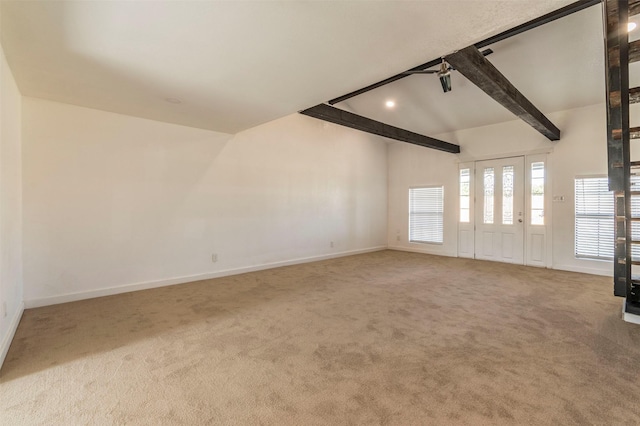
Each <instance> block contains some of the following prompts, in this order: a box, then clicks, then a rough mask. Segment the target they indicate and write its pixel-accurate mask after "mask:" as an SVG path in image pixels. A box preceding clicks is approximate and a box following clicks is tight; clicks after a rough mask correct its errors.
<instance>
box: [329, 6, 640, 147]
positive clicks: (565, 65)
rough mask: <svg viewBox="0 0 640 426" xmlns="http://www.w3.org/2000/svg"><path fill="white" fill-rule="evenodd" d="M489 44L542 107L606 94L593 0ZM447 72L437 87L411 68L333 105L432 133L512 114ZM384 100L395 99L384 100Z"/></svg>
mask: <svg viewBox="0 0 640 426" xmlns="http://www.w3.org/2000/svg"><path fill="white" fill-rule="evenodd" d="M638 28H639V29H640V26H639V27H638ZM635 36H636V34H635V33H632V37H631V39H633V38H634V37H635ZM489 47H490V48H491V49H493V50H494V53H493V54H491V55H490V56H488V57H487V59H488V60H489V61H490V62H491V63H492V64H493V65H495V66H496V68H498V70H500V71H501V72H502V74H504V75H505V76H506V77H507V78H508V79H509V80H510V81H511V82H512V83H513V84H514V86H515V87H516V88H517V89H518V90H519V91H520V92H521V93H522V94H524V95H525V96H526V97H527V98H528V99H529V100H530V101H531V102H532V103H533V104H534V105H535V106H536V107H537V108H538V109H540V110H541V111H542V112H543V113H545V114H548V113H550V112H555V111H562V110H566V109H571V108H577V107H581V106H586V105H593V104H598V103H604V101H605V73H604V69H605V65H604V41H603V27H602V9H601V7H600V6H594V7H590V8H588V9H585V10H582V11H580V12H577V13H574V14H572V15H569V16H567V17H564V18H562V19H559V20H556V21H553V22H551V23H548V24H545V25H543V26H540V27H538V28H535V29H533V30H530V31H527V32H525V33H522V34H519V35H517V36H514V37H511V38H509V39H506V40H503V41H501V42H498V43H496V44H494V45H491V46H489ZM443 53H447V52H443ZM451 80H452V88H453V90H452V91H451V92H448V93H443V92H442V88H441V87H440V82H439V80H438V78H437V76H435V75H413V76H410V77H406V78H404V79H402V80H398V81H396V82H394V83H392V84H389V85H386V86H383V87H381V88H378V89H375V90H373V91H371V92H367V93H365V94H362V95H360V96H357V97H354V98H351V99H349V100H347V101H344V102H342V103H340V104H336V106H337V107H341V108H344V109H347V110H349V111H352V112H355V113H357V114H360V115H364V116H366V117H369V118H373V119H375V120H378V121H382V122H384V123H387V124H392V125H395V126H398V127H402V128H405V129H408V130H412V131H414V132H418V133H423V134H426V135H431V136H433V135H437V134H439V133H445V132H450V131H454V130H459V129H464V128H473V127H478V126H484V125H489V124H494V123H499V122H504V121H509V120H516V119H517V117H516V116H515V115H513V114H512V113H510V112H509V111H508V110H506V109H505V108H504V107H502V106H501V105H500V104H498V103H497V102H496V101H494V100H493V99H492V98H491V97H489V96H488V95H486V94H485V93H484V92H482V91H481V90H480V89H478V88H477V87H476V86H475V85H473V83H471V82H469V81H468V80H467V79H466V78H465V77H464V76H462V75H461V74H459V73H458V72H455V71H453V72H452V73H451ZM386 100H394V101H395V102H396V107H395V108H394V109H392V110H390V109H388V108H386V107H385V101H386ZM522 124H523V127H528V125H527V124H525V123H524V122H522ZM560 130H561V131H562V129H560ZM532 131H534V130H532Z"/></svg>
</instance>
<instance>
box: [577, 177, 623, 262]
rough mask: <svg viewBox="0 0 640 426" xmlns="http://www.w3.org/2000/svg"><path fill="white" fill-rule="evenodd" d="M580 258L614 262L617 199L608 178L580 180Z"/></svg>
mask: <svg viewBox="0 0 640 426" xmlns="http://www.w3.org/2000/svg"><path fill="white" fill-rule="evenodd" d="M575 185H576V186H575V191H576V193H575V195H576V197H575V201H576V235H575V242H576V257H578V258H587V259H602V260H611V259H613V245H614V230H613V225H614V223H613V221H614V209H613V207H614V205H613V203H614V200H613V192H611V191H609V186H608V182H607V178H606V177H602V178H600V177H590V178H576V181H575Z"/></svg>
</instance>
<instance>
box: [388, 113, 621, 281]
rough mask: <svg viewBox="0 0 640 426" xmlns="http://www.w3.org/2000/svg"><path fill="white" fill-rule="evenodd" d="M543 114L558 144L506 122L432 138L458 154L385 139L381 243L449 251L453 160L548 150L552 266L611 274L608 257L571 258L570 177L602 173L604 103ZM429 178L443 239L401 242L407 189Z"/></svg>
mask: <svg viewBox="0 0 640 426" xmlns="http://www.w3.org/2000/svg"><path fill="white" fill-rule="evenodd" d="M548 117H549V119H550V120H551V121H552V122H553V123H554V124H555V125H556V126H557V127H559V128H560V130H561V132H562V133H561V140H560V141H558V142H550V141H549V140H547V139H546V138H545V137H544V136H542V135H540V134H539V133H538V132H536V131H535V130H533V129H532V128H531V127H529V126H528V125H527V124H525V123H524V122H522V121H511V122H507V123H501V124H496V125H491V126H485V127H478V128H474V129H467V130H462V131H458V132H455V133H449V134H444V135H438V136H437V137H438V138H441V139H443V140H446V141H450V142H453V143H457V144H459V145H460V146H461V154H460V155H459V156H457V155H453V154H446V153H441V152H436V151H433V150H426V149H423V148H420V147H416V146H412V145H408V144H400V143H394V144H391V145H389V226H388V241H389V246H390V247H392V248H398V249H402V250H415V251H423V252H427V253H435V254H442V255H447V256H456V255H457V218H458V212H457V208H458V200H457V196H458V165H457V164H458V161H459V160H460V161H467V160H469V159H488V158H491V157H501V156H507V154H514V155H516V154H523V153H525V152H531V151H541V150H553V152H552V153H551V154H549V156H548V158H549V165H548V168H549V169H548V176H549V178H550V179H551V188H552V190H551V192H552V193H551V194H549V195H551V196H553V195H557V196H559V195H564V197H565V201H564V202H556V203H553V204H552V211H551V212H547V214H546V216H547V217H549V214H550V215H552V217H551V221H552V245H553V257H552V267H553V268H556V269H564V270H575V271H583V272H589V273H596V274H603V275H611V274H612V273H613V266H612V265H611V262H602V261H593V260H581V259H576V258H575V256H574V226H575V225H574V188H573V186H574V178H575V177H576V176H580V175H603V176H605V175H606V174H607V152H606V149H607V144H606V121H605V120H606V115H605V106H604V104H602V105H594V106H588V107H584V108H578V109H573V110H569V111H562V112H557V113H553V114H548ZM435 184H442V185H444V187H445V222H444V244H442V245H432V244H417V243H409V242H408V235H407V234H408V194H407V192H408V188H409V187H410V186H418V185H435ZM398 238H399V239H400V241H398Z"/></svg>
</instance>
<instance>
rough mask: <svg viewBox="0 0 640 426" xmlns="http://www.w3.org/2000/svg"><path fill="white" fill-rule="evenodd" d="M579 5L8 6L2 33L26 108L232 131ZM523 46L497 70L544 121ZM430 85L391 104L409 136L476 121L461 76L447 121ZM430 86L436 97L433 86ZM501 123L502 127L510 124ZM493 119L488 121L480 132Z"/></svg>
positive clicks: (472, 0) (411, 83) (418, 83)
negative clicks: (60, 108)
mask: <svg viewBox="0 0 640 426" xmlns="http://www.w3.org/2000/svg"><path fill="white" fill-rule="evenodd" d="M573 1H574V0H536V1H525V0H503V1H494V0H467V1H462V0H431V1H320V0H318V1H269V0H266V1H240V0H237V1H186V0H181V1H153V0H152V1H6V0H3V1H2V2H1V3H0V7H1V10H0V13H1V21H0V22H1V33H2V44H3V47H4V50H5V54H6V56H7V59H8V61H9V64H10V66H11V68H12V70H13V73H14V74H15V77H16V80H17V82H18V86H19V87H20V90H21V92H22V93H23V95H25V96H33V97H40V98H45V99H51V100H56V101H60V102H66V103H71V104H76V105H81V106H86V107H91V108H97V109H102V110H107V111H113V112H118V113H123V114H129V115H134V116H139V117H145V118H151V119H155V120H161V121H167V122H172V123H178V124H183V125H188V126H193V127H200V128H205V129H211V130H216V131H221V132H228V133H235V132H238V131H241V130H244V129H247V128H249V127H253V126H255V125H258V124H261V123H264V122H267V121H270V120H273V119H276V118H279V117H282V116H285V115H288V114H291V113H293V112H296V111H299V110H301V109H304V108H308V107H310V106H313V105H316V104H318V103H321V102H324V101H327V100H329V99H332V98H334V97H337V96H340V95H342V94H345V93H347V92H350V91H352V90H355V89H359V88H361V87H363V86H366V85H368V84H370V83H373V82H376V81H378V80H381V79H383V78H386V77H388V76H390V75H393V74H396V73H398V72H401V71H404V70H406V69H408V68H411V67H413V66H415V65H418V64H421V63H424V62H427V61H428V60H431V59H433V58H436V57H439V56H440V55H442V54H444V53H448V52H451V51H453V50H455V49H459V48H462V47H465V46H468V45H470V44H473V43H475V42H477V41H479V40H482V39H484V38H486V37H488V36H490V35H494V34H497V33H499V32H501V31H503V30H505V29H508V28H511V27H513V26H515V25H517V24H520V23H523V22H526V21H528V20H530V19H533V18H535V17H537V16H540V15H542V14H545V13H547V12H550V11H552V10H555V9H558V8H560V7H562V6H565V5H567V4H570V3H572V2H573ZM513 43H515V41H513V42H512V41H507V42H504V46H496V47H495V50H496V53H495V54H494V55H492V57H491V60H492V62H494V63H495V64H496V65H498V66H499V68H501V69H502V68H504V69H503V71H504V73H505V74H506V75H507V76H508V77H509V78H512V77H511V76H510V75H509V74H510V73H513V74H514V75H513V81H514V83H516V85H520V84H522V89H524V90H522V91H523V92H524V93H525V94H526V95H528V96H529V95H530V96H531V98H532V100H533V101H534V102H535V101H536V100H537V99H538V98H540V101H539V103H540V107H541V108H542V109H543V110H544V109H545V108H547V104H546V103H545V102H547V101H546V100H545V98H544V93H532V94H529V93H527V90H526V89H527V88H528V87H529V86H527V85H528V84H530V80H535V79H536V76H535V75H534V76H528V77H527V76H524V75H520V73H523V72H524V73H525V74H526V72H527V68H528V66H527V65H526V64H527V63H528V62H531V63H532V65H535V67H536V72H541V70H543V68H544V67H542V66H540V63H541V59H544V58H545V57H546V55H545V52H540V53H538V54H536V55H535V57H533V58H529V57H525V58H522V57H519V56H516V57H508V56H507V51H518V50H519V48H518V47H517V46H515V47H514V46H512V44H513ZM525 43H526V42H525ZM586 47H587V48H588V49H589V50H588V52H592V50H593V49H592V46H589V45H586ZM501 50H502V51H501ZM560 56H561V55H560ZM573 56H578V55H573ZM552 58H554V60H556V59H562V58H559V56H558V55H555V54H554V55H553V56H552ZM533 59H535V60H533ZM597 60H598V59H594V61H597ZM548 67H549V68H552V67H555V65H554V64H553V63H550V64H549V65H548ZM578 74H579V73H578ZM429 77H432V76H412V77H410V78H407V79H404V80H403V81H401V82H398V83H397V84H395V85H391V86H388V87H386V88H385V90H387V91H388V90H392V89H394V88H397V90H398V92H397V94H394V95H393V96H397V98H398V100H400V99H402V107H401V108H398V109H397V110H396V111H395V112H394V113H396V114H398V115H401V113H402V114H403V115H404V114H406V118H403V119H402V120H405V121H406V123H407V127H413V128H422V127H421V126H419V125H417V124H416V123H419V122H420V119H422V118H425V117H432V118H433V119H429V120H430V122H433V121H434V120H435V122H437V123H441V124H442V125H441V126H440V127H437V126H434V127H430V126H427V125H426V124H425V125H424V126H423V127H424V130H425V131H428V132H431V133H433V131H435V130H433V129H439V130H442V129H450V128H452V127H455V126H457V124H456V122H457V120H459V119H460V122H466V121H465V120H466V118H465V117H466V115H468V114H466V113H465V114H462V113H461V112H458V111H459V110H460V111H462V110H466V109H469V111H475V112H478V111H477V108H476V107H472V106H465V102H466V101H465V99H460V95H458V94H459V93H462V91H463V89H464V87H465V86H464V83H463V82H462V81H460V80H461V79H460V77H457V78H456V77H454V83H453V84H454V92H452V96H451V97H450V99H451V100H447V99H444V98H443V100H442V102H443V103H446V104H447V105H446V106H447V108H446V109H453V111H454V112H453V113H451V112H449V113H445V112H442V111H440V108H439V107H438V105H436V104H435V103H434V99H435V98H431V97H430V96H429V97H427V96H424V95H423V93H421V92H422V91H424V92H425V93H427V92H428V93H429V94H431V93H435V94H437V93H438V90H439V89H438V86H437V84H438V82H437V80H436V79H435V78H431V79H430V83H429V82H428V81H426V80H429ZM599 83H601V82H599ZM427 84H432V85H433V88H432V89H428V88H427V87H423V86H425V85H427ZM412 87H419V88H420V90H413V89H412ZM426 89H428V90H426ZM469 90H470V92H469V93H473V91H474V90H476V89H474V88H469ZM536 90H541V89H536ZM476 91H477V90H476ZM386 96H387V94H383V92H379V93H376V94H374V92H371V95H370V96H369V95H363V96H362V97H360V98H359V99H353V103H352V106H353V108H354V109H357V110H360V109H362V111H363V112H364V111H369V110H370V111H374V110H375V109H376V108H377V107H378V106H379V104H378V101H379V99H378V97H381V98H384V97H386ZM557 97H558V96H557V94H555V93H554V98H557ZM166 98H179V99H181V100H182V103H181V104H172V103H169V102H167V101H166V100H165V99H166ZM367 99H368V100H367ZM456 99H457V101H455V102H454V100H456ZM405 100H406V102H405ZM439 102H440V101H438V102H437V103H439ZM550 102H551V101H550ZM568 102H569V101H568ZM571 102H574V103H575V101H571ZM367 103H371V105H368V106H367V105H366V104H367ZM449 104H451V105H449ZM554 105H555V104H549V106H548V108H556V106H554ZM491 111H493V112H495V113H496V114H497V115H496V117H497V116H498V115H500V114H501V113H503V112H502V111H500V109H499V108H495V107H494V108H491ZM493 112H491V114H489V111H487V114H482V117H483V118H482V120H486V119H487V117H485V115H492V114H493ZM457 114H462V115H463V117H457V116H456V115H457ZM501 117H502V116H501ZM480 119H481V118H480V117H479V118H478V120H480ZM500 119H502V118H500ZM429 120H427V121H429ZM482 120H481V121H482ZM492 120H495V118H492ZM472 124H473V123H472ZM464 126H467V125H466V124H465V125H464ZM418 130H419V129H418Z"/></svg>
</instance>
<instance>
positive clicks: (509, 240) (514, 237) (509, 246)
mask: <svg viewBox="0 0 640 426" xmlns="http://www.w3.org/2000/svg"><path fill="white" fill-rule="evenodd" d="M475 169H476V180H475V182H476V185H475V198H476V203H475V206H476V208H475V257H476V259H483V260H494V261H497V262H507V263H517V264H523V263H524V224H525V222H524V220H525V218H524V157H512V158H500V159H497V160H487V161H477V162H476V167H475Z"/></svg>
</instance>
